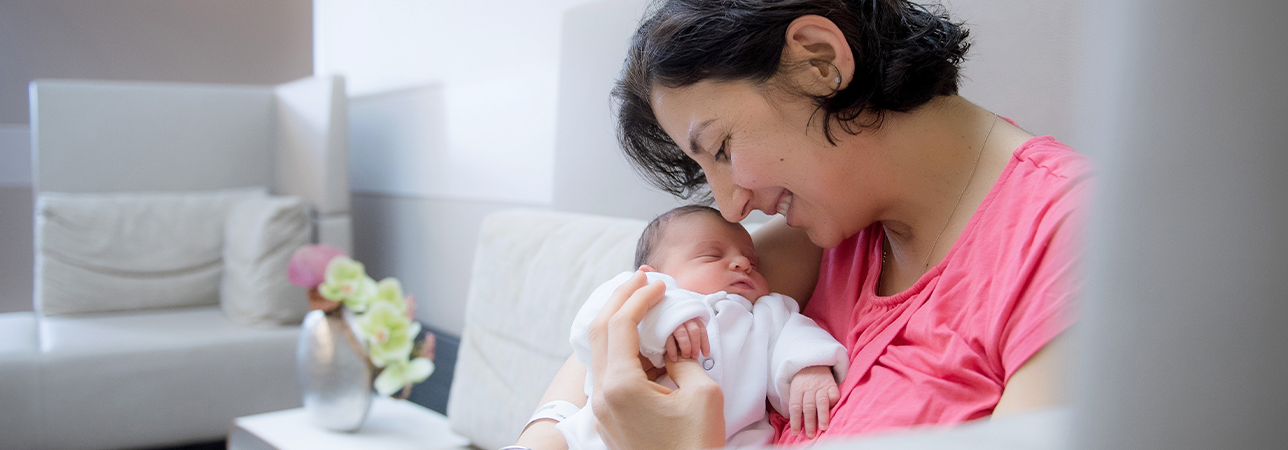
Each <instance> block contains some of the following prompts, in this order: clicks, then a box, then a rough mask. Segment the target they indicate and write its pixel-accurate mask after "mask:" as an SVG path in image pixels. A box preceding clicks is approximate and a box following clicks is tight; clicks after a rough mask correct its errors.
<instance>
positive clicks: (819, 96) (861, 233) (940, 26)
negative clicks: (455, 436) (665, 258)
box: [520, 0, 1090, 448]
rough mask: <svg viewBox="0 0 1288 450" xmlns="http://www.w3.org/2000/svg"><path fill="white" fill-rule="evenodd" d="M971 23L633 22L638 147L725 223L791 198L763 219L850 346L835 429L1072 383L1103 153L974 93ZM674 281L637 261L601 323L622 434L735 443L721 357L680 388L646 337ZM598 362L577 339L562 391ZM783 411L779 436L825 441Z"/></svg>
mask: <svg viewBox="0 0 1288 450" xmlns="http://www.w3.org/2000/svg"><path fill="white" fill-rule="evenodd" d="M966 37H967V32H966V31H965V30H964V29H962V28H961V27H960V26H959V25H958V24H956V23H953V22H951V21H950V20H948V18H947V17H946V16H944V15H943V14H942V13H940V12H938V11H931V10H928V9H926V8H923V7H921V6H918V5H915V4H911V3H908V2H906V1H901V0H862V1H858V0H785V1H784V0H779V1H774V0H744V1H737V2H730V1H700V0H674V1H669V2H666V3H665V4H663V5H661V7H660V8H658V9H657V10H656V11H655V12H654V13H653V14H652V16H651V17H650V18H649V19H647V20H646V21H645V22H643V23H642V24H641V26H640V29H639V30H638V31H637V33H636V35H635V37H634V39H633V41H632V43H631V48H630V50H629V53H628V59H627V61H626V66H625V69H624V70H623V78H622V80H620V81H619V83H618V87H617V89H616V90H615V92H614V95H615V96H616V98H617V99H618V100H619V101H620V110H619V133H620V138H621V140H622V143H623V147H624V148H625V150H626V152H627V154H628V156H630V158H631V159H632V161H633V162H634V163H635V164H636V166H637V167H638V168H639V169H640V172H641V173H642V174H643V175H644V176H645V178H647V179H649V181H650V182H652V183H654V184H655V185H658V186H659V187H661V188H663V189H666V190H668V191H670V192H672V193H675V194H677V195H681V196H686V197H687V196H693V195H704V194H705V193H706V192H707V191H706V190H705V189H707V188H709V192H710V195H711V196H713V197H714V199H715V201H716V203H717V205H718V206H719V209H720V211H721V213H722V214H723V215H724V216H725V218H726V219H727V220H730V221H739V220H742V219H743V218H745V217H746V216H747V214H748V213H749V212H750V211H752V210H760V211H763V212H765V213H768V214H780V215H781V217H776V218H775V219H773V220H772V221H771V222H770V223H769V224H767V225H766V226H764V227H763V228H762V229H761V230H759V231H758V233H757V234H756V246H757V253H758V254H759V255H760V259H761V261H763V263H762V267H760V270H761V272H762V273H763V274H764V275H765V277H766V278H767V279H768V280H769V282H770V287H771V289H772V290H774V291H776V292H781V293H784V294H787V295H790V296H792V297H794V298H796V299H798V300H801V301H802V312H803V313H804V314H805V315H807V316H809V317H811V318H813V319H814V320H815V321H817V322H818V323H819V325H820V326H822V327H823V328H824V329H826V330H828V331H829V332H830V333H832V334H833V336H835V337H836V338H837V340H839V341H841V343H843V344H845V345H846V347H847V349H848V350H849V352H850V357H851V366H850V367H851V375H850V376H849V377H848V378H847V379H846V380H844V382H843V383H842V385H841V398H840V400H839V401H838V402H837V403H836V404H835V405H834V406H833V408H832V420H831V424H830V426H829V428H828V429H827V431H825V432H823V433H822V435H823V436H827V437H835V436H843V435H854V434H862V433H870V432H876V431H881V430H888V429H892V428H898V427H907V426H912V425H920V424H951V423H960V422H963V421H967V420H973V419H976V418H981V417H988V416H991V415H1002V414H1007V413H1011V412H1015V411H1020V410H1024V409H1030V408H1037V407H1044V406H1050V405H1056V404H1059V403H1060V402H1061V398H1060V393H1061V390H1062V386H1063V375H1064V372H1065V371H1064V369H1063V367H1062V364H1061V362H1062V361H1063V360H1064V359H1065V357H1066V355H1065V350H1064V344H1063V343H1062V342H1063V341H1065V340H1067V339H1068V338H1067V337H1060V336H1061V334H1062V333H1063V332H1064V331H1065V330H1066V329H1067V328H1068V326H1069V324H1070V322H1069V319H1068V318H1067V317H1066V316H1065V314H1063V313H1064V311H1065V310H1066V309H1067V308H1068V307H1069V306H1070V303H1071V302H1072V298H1073V297H1074V296H1075V294H1076V293H1077V287H1078V277H1077V275H1078V273H1077V261H1078V259H1079V255H1080V243H1079V235H1080V233H1081V228H1082V226H1081V222H1082V219H1081V217H1082V213H1083V210H1084V209H1085V198H1086V197H1087V190H1088V189H1089V177H1090V169H1089V164H1088V163H1087V161H1086V159H1085V158H1084V157H1082V156H1081V155H1079V154H1078V153H1076V152H1074V151H1073V150H1071V149H1069V148H1068V147H1066V146H1064V145H1063V144H1060V143H1059V142H1056V141H1055V140H1053V139H1051V138H1050V137H1034V136H1032V135H1030V134H1028V133H1027V132H1025V131H1024V130H1022V129H1020V128H1019V127H1018V126H1016V125H1015V124H1014V123H1012V122H1011V121H1009V120H1008V119H1004V118H1000V117H998V116H997V115H995V114H994V113H992V112H989V111H987V110H984V109H983V108H980V107H978V106H976V105H974V104H972V103H970V102H969V101H967V100H965V99H963V98H961V97H959V96H957V78H958V65H959V64H960V62H961V60H962V59H963V57H964V55H965V52H966V49H967V48H968V43H967V42H966ZM660 292H661V289H659V288H658V287H656V286H644V283H643V280H642V277H636V279H634V280H633V282H632V283H628V284H627V285H626V286H623V287H622V289H619V291H618V292H616V293H615V294H614V296H613V298H612V300H610V301H609V305H608V306H606V307H605V308H604V310H603V312H602V313H601V317H600V318H599V320H598V321H597V322H596V324H595V326H594V327H593V329H592V345H593V346H594V348H595V352H594V353H595V354H594V361H595V364H594V367H592V368H591V369H592V370H593V372H594V375H595V376H594V380H595V382H596V388H595V389H594V391H595V393H596V395H595V398H594V399H593V401H595V402H596V405H595V411H596V414H597V418H598V419H599V420H600V422H601V425H602V427H603V429H602V430H601V434H602V435H604V436H605V439H606V441H609V444H610V445H611V446H613V447H615V448H700V447H713V446H720V445H722V444H723V442H721V439H722V438H723V435H722V432H721V430H722V429H723V418H722V417H720V415H721V412H720V411H721V408H720V404H721V399H722V397H721V393H720V392H719V389H717V388H713V387H712V386H711V384H710V383H709V380H706V381H704V378H705V376H704V375H703V374H702V371H701V369H700V368H696V364H695V363H693V362H692V361H681V362H679V363H668V365H667V367H666V370H667V371H669V373H670V375H671V376H672V378H673V379H675V381H676V383H677V384H678V385H679V386H680V389H678V390H675V391H666V390H665V389H662V388H660V387H659V386H657V385H656V384H653V383H650V382H649V381H648V379H649V378H650V377H655V376H656V374H657V372H659V370H658V369H653V368H651V367H650V368H647V369H648V370H646V368H645V367H644V365H643V364H641V362H640V361H639V359H638V358H637V356H636V355H637V350H636V349H637V348H638V335H637V333H636V330H635V328H634V326H635V324H637V323H638V322H639V320H640V318H641V317H642V316H643V313H644V311H647V309H648V307H649V306H651V305H652V304H654V303H655V302H656V301H657V300H658V299H659V298H660ZM806 299H808V301H805V300H806ZM585 371H586V368H584V367H581V366H580V365H579V364H577V362H576V361H574V360H570V361H569V363H568V364H566V365H565V367H564V369H563V370H561V372H560V374H559V375H558V376H557V377H556V380H555V381H554V382H553V383H552V385H551V388H550V390H549V391H548V392H547V394H546V398H545V399H544V400H543V402H545V401H549V400H553V399H566V400H569V401H573V402H574V403H578V404H584V402H585V401H586V399H585V396H584V395H582V394H580V390H581V389H580V384H578V383H580V381H581V380H582V379H583V378H584V376H585ZM806 416H807V417H808V414H807V415H806ZM772 423H773V424H774V425H775V427H776V428H777V430H778V432H779V434H778V437H777V438H776V440H775V442H777V443H780V444H786V443H794V442H802V441H806V440H808V439H810V438H811V437H810V436H805V435H801V434H794V433H793V432H792V430H794V429H797V426H798V425H799V424H790V423H788V422H787V421H786V420H784V419H782V417H781V416H778V417H775V418H774V419H773V420H772ZM552 433H553V425H552V424H551V423H550V422H547V421H542V422H536V423H534V424H533V425H532V426H531V427H529V428H528V430H527V431H525V433H524V435H523V436H522V437H521V439H520V443H521V444H525V445H529V446H531V447H533V448H541V447H543V446H547V445H554V446H558V444H559V443H560V440H558V439H557V438H558V436H557V434H552ZM546 448H548V447H546Z"/></svg>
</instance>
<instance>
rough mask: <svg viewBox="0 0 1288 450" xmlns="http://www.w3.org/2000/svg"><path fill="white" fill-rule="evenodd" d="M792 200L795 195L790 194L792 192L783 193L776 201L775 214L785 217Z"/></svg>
mask: <svg viewBox="0 0 1288 450" xmlns="http://www.w3.org/2000/svg"><path fill="white" fill-rule="evenodd" d="M794 198H795V195H793V194H792V191H783V196H782V197H781V198H779V199H778V211H777V213H778V214H782V215H783V217H787V211H788V210H790V209H791V207H792V200H793V199H794Z"/></svg>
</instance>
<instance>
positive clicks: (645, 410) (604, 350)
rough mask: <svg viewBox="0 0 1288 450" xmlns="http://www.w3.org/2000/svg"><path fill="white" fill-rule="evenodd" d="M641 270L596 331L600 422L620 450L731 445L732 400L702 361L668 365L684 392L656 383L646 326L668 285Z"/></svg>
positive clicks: (593, 329)
mask: <svg viewBox="0 0 1288 450" xmlns="http://www.w3.org/2000/svg"><path fill="white" fill-rule="evenodd" d="M645 283H646V281H645V277H644V272H639V271H637V272H636V273H635V275H634V276H632V277H631V279H630V280H628V281H627V282H626V283H625V284H623V285H622V286H621V287H619V288H617V290H616V291H614V292H613V295H612V296H611V297H609V299H608V302H606V303H605V304H604V309H602V310H601V311H600V313H599V316H597V317H596V318H595V320H594V321H593V322H591V324H590V347H591V352H592V357H591V360H592V361H594V364H592V365H593V367H592V368H591V370H592V371H593V373H594V380H595V386H594V396H593V397H592V398H591V401H592V402H594V409H595V417H596V418H597V419H598V421H599V432H600V436H602V437H603V438H604V442H605V443H607V444H608V446H609V448H614V449H654V448H675V449H698V448H717V447H722V446H724V395H723V394H722V393H721V392H720V387H719V386H717V385H716V384H715V382H714V381H712V380H711V377H709V376H707V374H706V371H704V370H702V367H701V366H700V365H698V363H697V362H696V361H694V360H681V361H676V362H671V361H667V362H666V369H667V373H669V374H670V376H671V380H672V381H674V382H675V384H676V386H678V387H679V388H678V389H675V390H671V389H667V388H666V387H663V386H662V385H660V384H657V383H654V382H652V381H649V379H648V378H647V377H646V375H645V372H644V366H643V365H642V364H640V358H639V347H640V336H639V329H638V327H639V323H640V321H641V320H643V319H644V315H645V313H647V312H648V310H649V309H651V308H652V307H653V306H656V305H657V304H658V302H660V301H662V294H663V293H664V292H665V290H666V286H665V285H663V284H662V283H660V282H658V283H653V284H652V285H647V286H646V285H645Z"/></svg>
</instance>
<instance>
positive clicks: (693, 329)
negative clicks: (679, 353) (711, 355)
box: [684, 319, 707, 359]
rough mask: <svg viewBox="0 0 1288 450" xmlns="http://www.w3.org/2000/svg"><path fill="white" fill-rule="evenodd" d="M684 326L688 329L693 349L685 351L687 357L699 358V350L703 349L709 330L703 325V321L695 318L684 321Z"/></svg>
mask: <svg viewBox="0 0 1288 450" xmlns="http://www.w3.org/2000/svg"><path fill="white" fill-rule="evenodd" d="M684 328H685V329H686V330H688V335H689V340H690V342H691V343H692V345H691V346H690V347H689V349H690V350H691V351H688V352H685V353H684V357H685V358H693V359H698V352H700V351H702V343H703V342H704V341H705V340H706V337H707V330H705V329H704V328H705V327H703V326H702V321H701V320H698V319H693V320H690V321H688V322H685V323H684Z"/></svg>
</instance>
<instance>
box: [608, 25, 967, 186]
mask: <svg viewBox="0 0 1288 450" xmlns="http://www.w3.org/2000/svg"><path fill="white" fill-rule="evenodd" d="M651 10H652V13H651V15H648V16H647V18H646V19H645V20H644V21H643V22H642V23H641V24H640V27H639V29H638V30H637V31H636V32H635V36H634V37H633V38H631V45H630V48H629V49H628V50H627V55H626V62H625V65H624V67H623V68H622V75H621V79H619V80H618V81H617V85H616V86H615V87H614V88H613V98H614V100H615V103H616V104H617V138H618V140H619V141H620V143H621V146H622V149H623V150H625V152H626V155H627V156H628V157H629V158H630V160H631V161H632V163H633V165H634V167H635V170H636V172H639V174H640V175H641V176H643V177H644V179H645V180H647V181H648V182H649V183H651V184H653V185H654V186H657V187H659V188H661V189H662V190H664V191H667V192H669V193H671V194H673V195H676V196H679V197H683V198H691V197H693V196H695V195H698V196H699V197H702V198H704V199H705V198H709V195H710V194H709V192H708V190H707V186H706V181H707V180H706V176H705V175H704V174H703V173H702V168H701V167H699V166H698V164H697V163H696V162H694V161H693V160H692V159H689V157H688V156H686V155H685V154H684V151H683V150H681V149H680V148H679V147H678V146H677V145H676V144H675V142H673V141H672V140H671V138H670V137H669V136H667V135H666V133H665V132H664V131H662V127H661V126H660V125H659V124H658V122H657V118H656V117H655V116H654V115H653V106H652V104H651V95H652V90H653V87H654V86H664V87H668V88H678V87H683V86H688V85H691V84H694V83H697V82H699V81H703V80H717V81H733V80H749V81H751V82H753V83H755V84H757V85H766V84H767V83H769V82H770V81H772V80H774V79H775V76H776V75H777V74H779V73H780V72H782V71H789V70H795V68H796V67H800V65H801V64H802V63H805V64H808V63H809V61H782V60H781V57H782V54H783V46H784V45H785V44H786V40H787V38H786V33H787V27H788V25H790V24H791V23H792V21H793V20H795V19H796V18H798V17H801V16H804V15H810V14H814V15H819V16H823V17H826V18H827V19H829V20H831V21H832V22H833V23H835V24H836V26H837V27H838V28H840V29H841V32H842V33H844V34H845V37H846V41H847V42H848V43H849V45H850V50H851V51H852V52H853V53H854V62H855V73H854V77H853V79H852V80H851V81H850V83H849V84H848V85H847V86H846V87H845V89H842V90H840V91H838V92H834V93H831V94H829V95H824V96H814V97H813V100H814V102H815V103H816V104H817V105H818V108H819V110H821V111H822V112H823V119H824V120H823V130H824V133H825V135H826V136H827V139H828V141H829V142H830V143H832V144H835V140H834V136H833V130H832V127H831V124H832V122H833V120H834V119H835V120H836V122H837V123H839V124H840V127H841V129H842V130H844V131H845V132H847V133H851V134H857V133H859V132H860V131H862V129H864V128H867V127H876V126H880V123H881V119H882V118H883V117H884V113H885V112H886V111H898V112H906V111H911V110H913V109H915V108H917V107H919V106H921V105H923V104H925V103H926V102H928V101H930V99H931V98H933V97H935V96H940V95H953V94H956V93H957V78H958V67H959V66H960V64H961V62H962V60H963V59H964V57H965V55H966V50H967V49H968V48H969V47H970V43H969V42H968V41H967V36H968V32H967V30H966V29H965V28H964V27H963V26H962V24H960V23H957V22H953V21H951V20H950V19H949V18H948V16H947V13H946V12H945V11H944V9H943V8H942V7H941V6H937V5H936V6H932V7H929V8H927V7H925V6H921V5H918V4H915V3H911V2H909V1H906V0H659V3H657V4H654V5H653V7H652V8H651ZM865 114H867V116H866V117H867V118H865V119H864V120H859V117H860V116H863V115H865Z"/></svg>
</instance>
